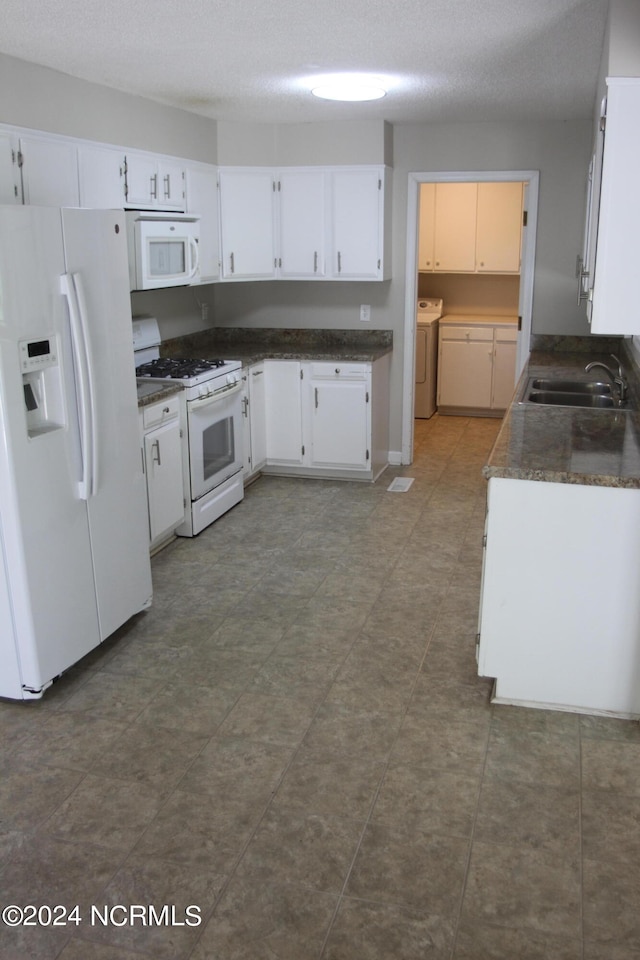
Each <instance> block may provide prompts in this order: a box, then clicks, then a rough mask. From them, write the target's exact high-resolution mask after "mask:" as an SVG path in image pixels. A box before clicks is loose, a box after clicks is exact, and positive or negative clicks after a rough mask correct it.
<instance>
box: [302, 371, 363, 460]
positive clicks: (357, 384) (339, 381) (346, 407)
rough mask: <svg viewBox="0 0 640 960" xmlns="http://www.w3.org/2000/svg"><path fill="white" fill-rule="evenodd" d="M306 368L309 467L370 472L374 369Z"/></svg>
mask: <svg viewBox="0 0 640 960" xmlns="http://www.w3.org/2000/svg"><path fill="white" fill-rule="evenodd" d="M305 367H306V369H305V373H306V374H307V376H306V377H305V380H304V383H305V384H306V390H305V403H304V410H305V413H306V426H307V436H308V463H309V466H311V467H321V468H325V469H326V468H328V469H332V468H333V469H338V470H345V469H346V470H368V469H369V464H370V458H371V452H370V449H369V448H370V445H371V443H370V440H371V404H370V403H369V397H370V392H371V365H370V364H366V363H346V364H343V363H309V364H306V365H305Z"/></svg>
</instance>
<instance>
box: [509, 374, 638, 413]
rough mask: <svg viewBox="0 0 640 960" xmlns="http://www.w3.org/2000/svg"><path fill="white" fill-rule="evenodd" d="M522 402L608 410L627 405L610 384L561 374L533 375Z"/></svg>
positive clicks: (526, 386) (523, 394) (527, 384)
mask: <svg viewBox="0 0 640 960" xmlns="http://www.w3.org/2000/svg"><path fill="white" fill-rule="evenodd" d="M520 403H540V404H547V405H549V406H556V407H592V408H596V409H605V410H609V409H610V410H619V409H620V407H621V406H623V404H622V403H621V401H620V400H619V398H618V397H617V396H616V393H615V392H614V390H613V389H612V385H611V384H610V383H603V382H601V381H599V380H578V379H576V380H571V379H566V378H560V377H558V378H555V377H529V380H528V381H527V383H526V385H525V389H524V391H523V393H522V396H521V399H520Z"/></svg>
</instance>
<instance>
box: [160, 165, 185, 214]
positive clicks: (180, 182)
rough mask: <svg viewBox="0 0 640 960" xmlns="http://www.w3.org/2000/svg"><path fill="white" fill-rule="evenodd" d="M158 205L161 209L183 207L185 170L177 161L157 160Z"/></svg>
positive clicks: (182, 208) (179, 208) (180, 208)
mask: <svg viewBox="0 0 640 960" xmlns="http://www.w3.org/2000/svg"><path fill="white" fill-rule="evenodd" d="M157 194H158V205H159V206H160V207H162V209H163V210H182V211H184V209H185V172H184V165H183V164H182V163H180V162H179V161H177V160H176V161H172V160H160V161H159V162H158V190H157Z"/></svg>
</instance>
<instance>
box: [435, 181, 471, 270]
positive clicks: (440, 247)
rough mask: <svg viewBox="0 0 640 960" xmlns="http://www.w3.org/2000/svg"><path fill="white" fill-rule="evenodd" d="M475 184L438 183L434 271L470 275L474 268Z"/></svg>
mask: <svg viewBox="0 0 640 960" xmlns="http://www.w3.org/2000/svg"><path fill="white" fill-rule="evenodd" d="M477 195H478V185H477V183H437V184H436V214H435V238H434V257H435V262H434V269H435V270H436V271H438V272H440V273H449V272H452V273H473V272H474V271H475V269H476V204H477Z"/></svg>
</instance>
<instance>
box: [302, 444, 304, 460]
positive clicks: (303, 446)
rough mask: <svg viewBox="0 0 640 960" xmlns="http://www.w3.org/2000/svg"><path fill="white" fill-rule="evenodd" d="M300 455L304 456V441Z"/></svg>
mask: <svg viewBox="0 0 640 960" xmlns="http://www.w3.org/2000/svg"><path fill="white" fill-rule="evenodd" d="M302 456H303V457H304V443H303V444H302Z"/></svg>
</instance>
